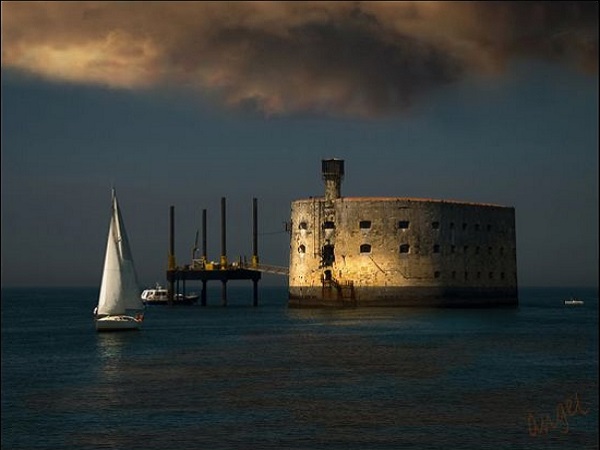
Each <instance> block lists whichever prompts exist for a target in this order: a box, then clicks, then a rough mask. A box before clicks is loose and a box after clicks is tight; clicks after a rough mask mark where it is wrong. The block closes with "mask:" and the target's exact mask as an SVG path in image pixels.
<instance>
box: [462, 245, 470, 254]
mask: <svg viewBox="0 0 600 450" xmlns="http://www.w3.org/2000/svg"><path fill="white" fill-rule="evenodd" d="M467 251H469V246H468V245H465V246H464V247H463V252H464V253H467Z"/></svg>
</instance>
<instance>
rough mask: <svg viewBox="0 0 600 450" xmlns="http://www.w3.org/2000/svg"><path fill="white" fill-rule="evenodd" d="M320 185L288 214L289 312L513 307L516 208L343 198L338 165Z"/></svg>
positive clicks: (327, 164) (332, 162)
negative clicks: (326, 308)
mask: <svg viewBox="0 0 600 450" xmlns="http://www.w3.org/2000/svg"><path fill="white" fill-rule="evenodd" d="M322 176H323V180H324V182H325V196H324V197H316V198H309V199H304V200H296V201H293V202H292V204H291V239H290V264H289V306H290V307H316V306H457V307H470V306H473V307H485V306H516V305H517V304H518V289H517V261H516V232H515V209H514V208H513V207H507V206H499V205H493V204H487V203H469V202H458V201H449V200H432V199H419V198H405V197H376V198H374V197H343V196H342V195H341V183H342V180H343V178H344V161H343V160H341V159H326V160H322Z"/></svg>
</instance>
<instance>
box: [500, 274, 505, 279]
mask: <svg viewBox="0 0 600 450" xmlns="http://www.w3.org/2000/svg"><path fill="white" fill-rule="evenodd" d="M504 277H505V275H504V272H500V279H501V280H504Z"/></svg>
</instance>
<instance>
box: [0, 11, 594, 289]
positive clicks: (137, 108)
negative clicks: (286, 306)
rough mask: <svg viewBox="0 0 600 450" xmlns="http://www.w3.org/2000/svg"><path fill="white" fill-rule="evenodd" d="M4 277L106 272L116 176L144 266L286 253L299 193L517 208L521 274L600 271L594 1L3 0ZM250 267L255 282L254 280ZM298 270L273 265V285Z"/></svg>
mask: <svg viewBox="0 0 600 450" xmlns="http://www.w3.org/2000/svg"><path fill="white" fill-rule="evenodd" d="M1 103H2V129H1V132H2V133H1V134H2V149H1V150H2V151H1V156H2V161H1V162H2V172H1V174H2V179H1V189H2V191H1V200H2V247H1V252H2V286H3V287H8V286H25V287H27V286H99V284H100V280H101V274H102V265H103V259H104V251H105V246H106V238H107V233H108V224H109V214H110V195H111V193H110V192H111V187H113V186H114V187H115V188H116V190H117V195H118V198H119V203H120V205H121V208H122V211H123V216H124V220H125V224H126V227H127V231H128V234H129V239H130V243H131V247H132V252H133V256H134V258H135V264H136V267H137V271H138V276H139V279H140V282H141V284H142V285H144V286H146V285H147V286H152V285H154V283H155V282H162V283H164V282H165V278H166V275H165V271H166V267H167V256H168V249H169V208H170V206H174V207H175V242H176V244H175V256H176V260H177V263H178V264H180V265H183V264H187V263H189V262H190V259H191V253H192V248H193V247H194V241H195V236H196V232H197V230H199V229H200V228H201V218H202V210H203V209H206V210H207V217H208V226H207V237H208V258H209V259H210V260H215V261H218V260H219V257H220V242H221V241H220V203H221V198H222V197H225V198H226V199H227V256H228V259H229V260H230V261H232V260H236V259H237V258H238V257H244V256H246V257H248V258H249V257H250V256H251V254H252V199H253V198H257V199H258V200H257V201H258V228H259V235H258V246H259V258H260V261H261V262H262V263H265V264H272V265H279V266H287V264H288V258H289V235H288V234H287V232H286V231H285V223H286V222H287V221H289V220H290V205H291V202H292V201H294V200H297V199H303V198H308V197H309V196H322V195H323V194H324V185H323V182H322V180H321V175H320V168H321V159H326V158H341V159H344V160H345V168H346V174H345V179H344V181H343V184H342V196H348V197H360V196H384V197H419V198H435V199H449V200H458V201H466V202H483V203H494V204H500V205H505V206H512V207H514V208H515V212H516V234H517V264H518V279H519V285H520V286H596V287H597V286H598V275H597V274H598V3H597V2H306V3H305V2H240V3H238V2H198V3H197V2H144V1H141V2H2V99H1ZM241 283H243V282H241ZM286 283H287V279H286V278H285V277H280V276H276V275H265V276H264V278H263V281H262V284H263V285H270V284H272V285H285V284H286Z"/></svg>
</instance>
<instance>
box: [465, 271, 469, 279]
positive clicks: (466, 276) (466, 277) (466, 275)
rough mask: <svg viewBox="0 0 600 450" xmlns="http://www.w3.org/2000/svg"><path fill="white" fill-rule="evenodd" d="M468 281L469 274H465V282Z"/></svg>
mask: <svg viewBox="0 0 600 450" xmlns="http://www.w3.org/2000/svg"><path fill="white" fill-rule="evenodd" d="M468 279H469V272H465V280H468Z"/></svg>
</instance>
